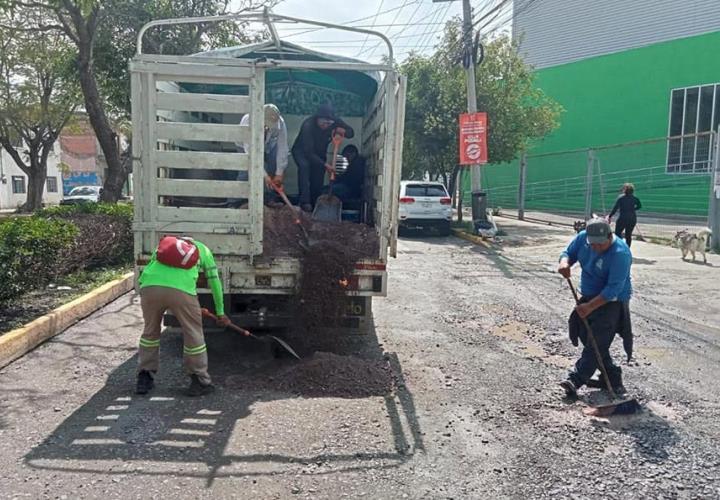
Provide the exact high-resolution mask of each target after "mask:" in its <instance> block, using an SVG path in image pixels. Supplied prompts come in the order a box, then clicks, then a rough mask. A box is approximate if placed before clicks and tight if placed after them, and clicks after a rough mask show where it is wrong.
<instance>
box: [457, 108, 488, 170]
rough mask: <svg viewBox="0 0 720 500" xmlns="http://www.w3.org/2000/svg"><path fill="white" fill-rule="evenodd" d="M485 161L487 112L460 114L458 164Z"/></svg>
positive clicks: (472, 163)
mask: <svg viewBox="0 0 720 500" xmlns="http://www.w3.org/2000/svg"><path fill="white" fill-rule="evenodd" d="M485 163H487V113H463V114H461V115H460V165H482V164H485Z"/></svg>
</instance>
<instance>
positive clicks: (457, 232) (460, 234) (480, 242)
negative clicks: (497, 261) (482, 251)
mask: <svg viewBox="0 0 720 500" xmlns="http://www.w3.org/2000/svg"><path fill="white" fill-rule="evenodd" d="M452 232H453V234H454V235H455V236H457V237H458V238H462V239H463V240H467V241H469V242H470V243H475V244H476V245H482V246H484V247H485V248H491V247H490V243H488V242H487V241H485V240H484V239H482V238H481V237H480V236H475V235H474V234H470V233H468V232H465V231H463V230H462V229H455V228H453V229H452Z"/></svg>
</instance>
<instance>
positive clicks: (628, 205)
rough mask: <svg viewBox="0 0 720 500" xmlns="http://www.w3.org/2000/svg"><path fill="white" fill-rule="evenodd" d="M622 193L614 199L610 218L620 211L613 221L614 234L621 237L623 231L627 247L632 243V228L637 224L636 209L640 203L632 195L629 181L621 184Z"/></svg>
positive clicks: (632, 190) (632, 189) (632, 188)
mask: <svg viewBox="0 0 720 500" xmlns="http://www.w3.org/2000/svg"><path fill="white" fill-rule="evenodd" d="M622 193H623V194H621V195H620V196H618V199H617V200H616V201H615V206H613V209H612V211H611V212H610V218H611V219H612V217H613V215H615V212H617V211H618V210H619V211H620V216H619V217H618V220H617V222H615V235H617V237H618V238H622V237H623V233H625V241H626V242H627V246H628V247H629V246H630V245H631V244H632V233H633V230H634V229H635V226H636V225H637V214H636V211H637V210H640V208H641V207H642V204H641V203H640V200H639V199H638V198H636V197H635V195H634V193H635V186H633V185H632V184H630V183H629V182H627V183H625V184H623V187H622Z"/></svg>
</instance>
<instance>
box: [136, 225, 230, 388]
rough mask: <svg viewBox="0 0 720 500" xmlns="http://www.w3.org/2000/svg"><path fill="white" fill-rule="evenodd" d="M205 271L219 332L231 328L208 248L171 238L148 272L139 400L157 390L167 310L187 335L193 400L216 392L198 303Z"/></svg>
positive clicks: (144, 287)
mask: <svg viewBox="0 0 720 500" xmlns="http://www.w3.org/2000/svg"><path fill="white" fill-rule="evenodd" d="M201 270H202V271H203V272H204V273H205V277H206V278H207V282H208V286H209V287H210V290H211V291H212V296H213V301H214V303H215V313H216V315H217V316H218V326H223V327H225V326H228V325H229V324H230V320H229V318H228V317H227V316H225V309H224V304H223V290H222V283H221V282H220V278H219V277H218V271H217V266H216V265H215V258H214V257H213V254H212V252H211V251H210V249H209V248H208V247H206V246H205V245H204V244H203V243H201V242H199V241H197V240H193V239H192V238H176V237H174V236H166V237H164V238H163V239H162V240H160V244H159V245H158V248H157V249H156V250H155V251H154V252H153V255H152V258H151V259H150V262H149V263H148V265H147V266H146V267H145V269H143V271H142V274H141V275H140V279H139V283H140V305H141V307H142V313H143V320H144V321H145V328H144V330H143V333H142V336H141V337H140V347H139V349H138V358H139V363H138V375H137V388H136V392H137V393H138V394H147V393H148V392H150V390H152V388H153V387H154V385H155V380H154V379H155V374H156V373H157V371H158V367H159V363H160V332H161V329H162V319H163V315H164V314H165V311H167V310H170V311H172V313H173V314H174V315H175V317H176V318H177V319H178V321H179V322H180V327H181V329H182V332H183V364H184V366H185V372H186V373H187V374H188V375H190V387H189V388H188V391H187V394H188V395H189V396H202V395H204V394H208V393H210V392H213V391H214V390H215V387H214V386H213V385H212V381H211V379H210V375H209V374H208V358H207V347H206V346H205V337H204V335H203V329H202V313H201V310H200V303H199V301H198V298H197V279H198V276H199V273H200V271H201Z"/></svg>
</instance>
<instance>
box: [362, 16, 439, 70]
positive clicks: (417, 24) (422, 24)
mask: <svg viewBox="0 0 720 500" xmlns="http://www.w3.org/2000/svg"><path fill="white" fill-rule="evenodd" d="M442 8H443V6H442V5H440V6H439V7H437V8H435V10H431V12H430V13H429V14H427V15H426V16H424V17H421V18H420V19H418V22H417V23H412V26H416V32H417V31H418V30H419V29H422V28H417V26H437V25H439V24H441V23H437V22H432V21H431V22H426V23H424V22H421V21H425V20H426V19H429V18H431V17H436V16H437V13H438V12H439V11H440V10H441V9H442ZM408 25H409V23H400V24H396V25H394V26H408ZM378 26H381V25H378ZM384 26H392V25H384ZM428 29H430V28H428ZM422 36H424V35H422ZM368 50H369V49H368ZM362 53H363V52H359V53H358V54H357V55H356V56H355V57H360V55H362Z"/></svg>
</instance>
